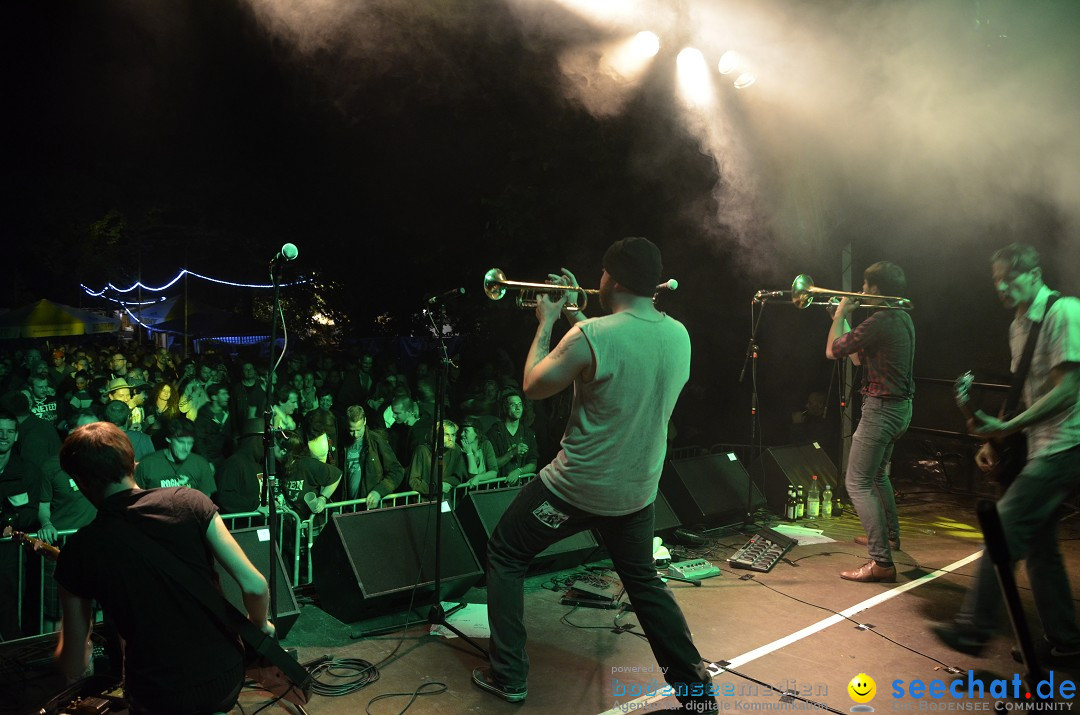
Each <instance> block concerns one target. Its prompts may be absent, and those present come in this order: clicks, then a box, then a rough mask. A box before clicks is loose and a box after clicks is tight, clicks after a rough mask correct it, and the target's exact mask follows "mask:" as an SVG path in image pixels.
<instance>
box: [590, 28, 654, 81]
mask: <svg viewBox="0 0 1080 715" xmlns="http://www.w3.org/2000/svg"><path fill="white" fill-rule="evenodd" d="M659 51H660V38H659V37H657V36H656V33H654V32H649V31H647V30H646V31H644V32H639V33H638V34H636V35H634V36H633V37H628V38H627V39H625V40H623V41H621V42H619V43H618V44H617V45H615V46H614V47H612V48H611V49H610V50H608V51H607V52H606V53H605V55H604V57H605V60H606V61H607V64H609V65H610V66H611V68H612V69H614V70H615V71H616V72H618V73H619V74H620V75H622V76H623V77H625V78H626V79H636V78H637V77H638V75H640V74H641V73H642V71H643V70H644V69H645V67H647V66H648V64H649V61H650V60H651V59H652V58H653V57H655V56H656V53H657V52H659Z"/></svg>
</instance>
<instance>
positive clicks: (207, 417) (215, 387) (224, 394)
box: [195, 382, 236, 468]
mask: <svg viewBox="0 0 1080 715" xmlns="http://www.w3.org/2000/svg"><path fill="white" fill-rule="evenodd" d="M206 393H207V394H208V395H209V396H210V402H209V403H207V404H206V406H205V407H203V409H201V410H199V415H198V417H196V418H195V453H196V454H200V455H202V456H203V457H206V459H207V460H209V462H210V463H211V464H213V465H214V467H215V468H216V467H219V466H221V463H222V462H224V461H225V458H226V457H227V456H229V455H230V454H232V449H233V442H234V441H235V439H236V431H235V429H234V424H235V420H232V419H230V418H231V415H230V414H229V410H228V409H226V408H227V407H228V405H229V388H228V387H227V386H226V385H224V384H222V383H220V382H213V383H210V385H209V387H208V388H207V390H206Z"/></svg>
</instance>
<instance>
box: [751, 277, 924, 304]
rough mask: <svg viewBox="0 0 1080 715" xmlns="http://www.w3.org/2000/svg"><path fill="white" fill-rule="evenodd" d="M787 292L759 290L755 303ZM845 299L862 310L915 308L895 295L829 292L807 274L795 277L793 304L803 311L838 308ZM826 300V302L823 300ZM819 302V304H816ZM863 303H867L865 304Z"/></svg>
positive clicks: (906, 300) (908, 301)
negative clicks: (814, 308) (815, 306)
mask: <svg viewBox="0 0 1080 715" xmlns="http://www.w3.org/2000/svg"><path fill="white" fill-rule="evenodd" d="M785 295H786V291H779V290H759V291H758V292H757V293H755V294H754V302H755V303H763V302H765V301H766V300H768V299H769V298H782V297H784V296H785ZM843 298H854V299H855V300H857V301H859V307H860V308H881V309H884V310H912V309H913V308H914V307H915V306H913V305H912V304H911V301H910V300H908V299H907V298H901V297H899V296H894V295H875V294H874V293H853V292H850V291H842V290H829V289H828V288H818V287H817V286H815V285H814V279H813V278H811V277H810V276H808V275H806V274H801V275H797V276H795V280H794V281H792V283H791V302H792V303H793V304H794V305H795V307H796V308H798V309H800V310H802V309H804V308H809V307H810V306H811V305H818V306H821V307H824V308H829V307H834V306H836V305H837V304H838V303H839V302H840V301H841V300H842V299H843ZM822 299H824V302H821V300H822ZM815 301H819V302H815ZM863 301H866V302H865V303H864V302H863Z"/></svg>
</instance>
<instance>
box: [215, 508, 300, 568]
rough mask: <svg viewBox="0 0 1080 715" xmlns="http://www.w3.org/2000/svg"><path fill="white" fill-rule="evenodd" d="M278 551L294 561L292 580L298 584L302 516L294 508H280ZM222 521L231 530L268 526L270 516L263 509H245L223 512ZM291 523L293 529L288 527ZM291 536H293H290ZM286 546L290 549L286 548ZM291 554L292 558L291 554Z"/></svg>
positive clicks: (287, 561) (288, 559) (284, 558)
mask: <svg viewBox="0 0 1080 715" xmlns="http://www.w3.org/2000/svg"><path fill="white" fill-rule="evenodd" d="M277 516H278V533H277V543H278V551H280V552H281V560H282V561H284V562H286V563H289V561H291V562H292V575H293V578H292V582H293V585H294V586H295V585H296V579H297V578H298V577H299V575H300V538H301V534H300V531H301V524H302V522H301V520H300V516H299V515H298V514H297V513H296V512H294V511H293V510H292V509H288V508H278V510H277ZM221 519H222V521H224V522H225V526H226V527H228V529H229V531H232V530H233V529H247V528H250V527H253V526H266V523H267V521H268V520H269V517H268V515H267V514H264V513H263V512H261V511H245V512H239V513H236V514H222V515H221ZM290 525H291V527H292V528H291V529H289V528H287V527H289V526H290ZM290 537H291V538H290ZM286 548H287V549H288V550H286ZM290 555H291V557H292V558H291V559H290V558H289V556H290Z"/></svg>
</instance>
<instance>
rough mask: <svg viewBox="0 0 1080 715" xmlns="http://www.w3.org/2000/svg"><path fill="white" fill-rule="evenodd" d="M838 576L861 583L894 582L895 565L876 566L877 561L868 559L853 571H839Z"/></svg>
mask: <svg viewBox="0 0 1080 715" xmlns="http://www.w3.org/2000/svg"><path fill="white" fill-rule="evenodd" d="M840 578H842V579H844V580H845V581H861V582H863V583H876V582H879V581H880V582H881V583H896V567H895V566H888V567H886V566H878V565H877V562H875V561H873V560H870V561H867V562H866V564H865V565H863V566H860V567H859V568H857V569H855V570H854V571H841V572H840Z"/></svg>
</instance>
